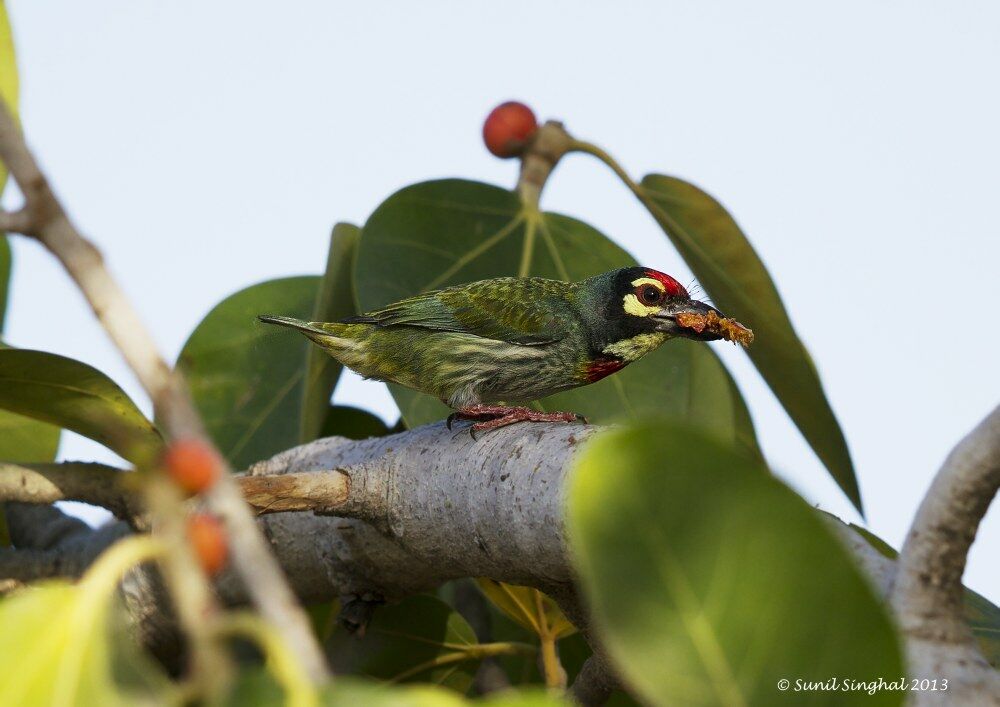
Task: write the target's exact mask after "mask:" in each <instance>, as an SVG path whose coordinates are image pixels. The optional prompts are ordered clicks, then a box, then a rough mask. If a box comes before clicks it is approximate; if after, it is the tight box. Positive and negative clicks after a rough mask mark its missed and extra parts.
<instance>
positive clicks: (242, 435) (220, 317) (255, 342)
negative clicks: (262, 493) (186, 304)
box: [177, 276, 319, 469]
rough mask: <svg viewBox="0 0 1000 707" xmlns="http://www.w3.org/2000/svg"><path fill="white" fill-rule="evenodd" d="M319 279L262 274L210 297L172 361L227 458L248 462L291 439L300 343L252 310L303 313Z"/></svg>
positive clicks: (301, 370) (301, 364)
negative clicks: (216, 299)
mask: <svg viewBox="0 0 1000 707" xmlns="http://www.w3.org/2000/svg"><path fill="white" fill-rule="evenodd" d="M318 286H319V278H318V277H314V276H310V277H289V278H284V279H280V280H269V281H267V282H262V283H260V284H258V285H253V286H252V287H248V288H246V289H244V290H240V291H239V292H237V293H236V294H233V295H230V296H229V297H227V298H226V299H224V300H223V301H222V302H220V303H219V304H217V305H216V306H215V308H214V309H212V311H211V312H209V313H208V315H206V317H205V318H204V319H203V320H202V321H201V323H200V324H198V326H197V328H196V329H195V330H194V332H193V333H192V334H191V336H190V338H188V340H187V343H185V344H184V348H183V349H182V350H181V354H180V357H179V358H178V360H177V367H178V368H179V369H180V370H181V371H182V372H183V373H184V375H185V377H186V378H187V380H188V384H189V385H190V387H191V395H192V396H193V398H194V402H195V405H196V406H197V407H198V411H199V412H200V413H201V416H202V419H203V420H204V422H205V426H206V428H207V429H208V432H209V434H210V435H211V437H212V439H213V440H214V442H215V444H216V445H217V446H218V448H219V449H220V450H221V451H222V453H223V454H224V455H225V457H226V458H227V459H228V460H229V463H230V464H232V465H233V467H235V468H237V469H244V468H246V467H247V466H248V465H250V464H251V463H253V462H255V461H259V460H261V459H266V458H268V457H269V456H272V455H274V454H276V453H277V452H280V451H281V450H283V449H288V448H289V447H293V446H295V445H296V444H298V441H299V415H300V412H301V401H302V386H303V382H304V379H305V361H306V351H305V349H306V346H307V344H308V341H307V340H306V339H305V338H303V337H301V336H287V335H286V334H285V333H280V332H278V331H277V330H276V329H274V328H273V327H268V326H267V325H264V324H260V323H258V322H257V320H256V317H257V315H258V314H283V315H287V316H290V317H298V318H300V319H308V318H309V316H310V314H311V313H312V310H313V303H314V301H315V299H316V290H317V288H318Z"/></svg>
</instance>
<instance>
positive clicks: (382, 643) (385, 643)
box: [326, 595, 477, 693]
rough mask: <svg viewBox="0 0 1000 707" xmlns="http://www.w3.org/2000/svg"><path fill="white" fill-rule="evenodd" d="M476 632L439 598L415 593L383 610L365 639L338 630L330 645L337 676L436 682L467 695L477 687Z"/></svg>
mask: <svg viewBox="0 0 1000 707" xmlns="http://www.w3.org/2000/svg"><path fill="white" fill-rule="evenodd" d="M476 646H477V641H476V634H475V633H474V632H473V630H472V627H470V626H469V624H468V623H467V622H466V620H465V619H464V618H462V616H461V615H459V614H458V612H456V611H454V610H453V609H452V608H451V607H450V606H448V605H447V604H445V603H444V602H443V601H441V600H440V599H437V598H435V597H432V596H428V595H416V596H412V597H408V598H407V599H404V600H403V601H402V602H400V603H399V604H394V605H389V606H384V607H380V608H379V609H378V611H376V612H375V615H374V617H373V618H372V621H371V623H369V624H368V627H367V629H366V631H365V635H364V637H363V638H357V637H356V636H352V635H350V634H349V633H347V631H345V630H344V629H342V628H338V629H337V630H336V631H334V632H333V635H332V636H331V637H330V639H329V640H328V641H327V643H326V652H327V657H328V658H329V659H330V665H331V667H332V669H333V671H334V672H335V673H338V674H340V673H357V674H361V675H365V676H368V677H373V678H378V679H380V680H391V681H395V682H403V681H405V682H410V681H417V682H432V683H436V684H439V685H444V686H446V687H450V688H451V689H453V690H456V691H458V692H462V693H464V692H465V691H466V690H468V689H469V686H470V685H471V684H472V673H473V672H474V671H475V667H476V662H477V659H476V656H474V654H473V653H471V652H470V649H474V648H475V647H476Z"/></svg>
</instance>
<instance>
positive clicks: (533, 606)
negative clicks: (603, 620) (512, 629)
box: [476, 577, 576, 640]
mask: <svg viewBox="0 0 1000 707" xmlns="http://www.w3.org/2000/svg"><path fill="white" fill-rule="evenodd" d="M476 584H477V585H478V586H479V589H480V590H481V591H482V592H483V594H484V595H486V598H487V599H488V600H489V601H490V602H491V603H492V604H493V605H494V606H496V607H497V608H498V609H500V611H502V612H503V613H505V614H507V616H509V617H510V618H511V619H513V620H514V621H516V622H517V623H518V624H520V625H521V626H523V627H524V628H526V629H528V630H529V631H532V632H534V633H536V634H538V635H539V636H541V635H542V632H543V631H542V623H541V618H542V617H540V616H539V611H538V603H539V601H541V606H542V613H543V614H544V619H545V626H546V627H547V629H548V631H549V632H551V633H552V634H553V636H554V637H555V638H556V640H558V639H560V638H565V637H566V636H571V635H573V634H574V633H576V626H574V625H573V624H572V623H570V621H569V619H567V618H566V616H565V615H564V614H563V612H562V609H560V608H559V605H558V604H556V603H555V601H554V600H553V599H551V598H550V597H548V596H546V595H545V594H543V593H542V592H540V591H538V590H537V589H534V588H532V587H521V586H518V585H516V584H507V583H506V582H497V581H495V580H492V579H489V578H488V577H480V578H478V579H476Z"/></svg>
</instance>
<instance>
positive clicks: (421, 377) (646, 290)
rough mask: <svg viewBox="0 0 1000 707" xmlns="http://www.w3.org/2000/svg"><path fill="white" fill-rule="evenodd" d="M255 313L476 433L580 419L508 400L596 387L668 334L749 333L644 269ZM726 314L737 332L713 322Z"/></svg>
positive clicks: (497, 281)
mask: <svg viewBox="0 0 1000 707" xmlns="http://www.w3.org/2000/svg"><path fill="white" fill-rule="evenodd" d="M258 319H259V320H260V321H262V322H266V323H268V324H274V325H277V326H281V327H288V328H290V329H294V330H297V331H299V332H301V333H302V334H304V335H305V336H306V337H308V338H309V339H310V340H312V341H313V342H314V343H315V344H317V345H318V346H320V347H321V348H322V349H323V350H324V351H325V352H326V353H328V354H329V355H330V356H332V357H333V358H335V359H336V360H337V361H339V362H340V363H341V364H343V365H344V366H346V367H347V368H350V369H351V370H353V371H356V372H357V373H359V374H361V375H362V376H363V377H365V378H368V379H374V380H379V381H388V382H394V383H399V384H400V385H403V386H406V387H408V388H412V389H414V390H417V391H420V392H422V393H427V394H429V395H433V396H435V397H437V398H439V399H440V400H441V401H443V402H444V403H445V404H446V405H448V406H449V407H451V408H452V409H453V410H454V412H453V413H452V414H451V415H450V416H449V417H448V426H449V427H451V423H452V421H453V420H455V419H459V420H466V421H470V422H472V423H473V424H472V425H471V431H472V434H473V436H475V433H476V432H481V431H487V430H492V429H497V428H500V427H505V426H507V425H511V424H514V423H517V422H522V421H529V422H573V421H577V420H583V418H582V417H581V416H579V415H577V414H575V413H572V412H541V411H538V410H534V409H531V408H528V407H524V406H522V405H513V404H512V403H526V402H530V401H533V400H537V399H539V398H544V397H546V396H548V395H552V394H553V393H558V392H560V391H563V390H568V389H571V388H577V387H580V386H584V385H589V384H591V383H596V382H597V381H599V380H601V379H603V378H605V377H607V376H609V375H612V374H613V373H616V372H618V371H620V370H621V369H623V368H625V367H626V366H627V365H629V364H630V363H633V362H635V361H637V360H639V359H640V358H642V357H643V356H645V355H646V354H648V353H650V352H651V351H653V350H655V349H656V348H658V347H659V346H660V345H661V344H663V343H664V342H666V341H668V340H669V339H671V338H675V337H684V338H688V339H694V340H698V341H713V340H717V339H721V338H730V339H731V340H734V341H735V340H739V339H740V336H739V334H738V335H737V336H736V337H735V338H734V337H733V336H731V335H729V334H728V333H727V332H728V331H733V330H735V331H737V332H738V331H739V330H740V329H742V331H743V332H747V333H749V330H748V329H745V328H743V327H742V325H739V324H738V323H735V322H734V321H733V320H729V319H725V318H724V317H723V315H722V314H721V312H719V311H718V310H717V309H715V308H714V307H713V306H711V305H709V304H707V303H705V302H701V301H699V300H696V299H692V298H691V296H690V295H689V294H688V291H687V289H686V288H684V287H683V286H682V285H681V284H680V282H678V281H677V280H676V279H675V278H673V277H671V276H670V275H667V274H665V273H662V272H659V271H658V270H654V269H652V268H645V267H639V266H632V267H622V268H618V269H615V270H611V271H609V272H605V273H602V274H600V275H596V276H594V277H591V278H588V279H585V280H580V281H578V282H563V281H560V280H552V279H547V278H542V277H498V278H493V279H489V280H480V281H477V282H471V283H468V284H463V285H456V286H453V287H448V288H445V289H440V290H434V291H430V292H424V293H422V294H419V295H416V296H414V297H410V298H408V299H404V300H401V301H399V302H395V303H393V304H390V305H387V306H385V307H383V308H381V309H377V310H374V311H371V312H367V313H365V314H361V315H359V316H353V317H348V318H346V319H342V320H340V321H337V322H307V321H302V320H299V319H294V318H291V317H284V316H276V315H266V314H262V315H259V316H258ZM678 319H680V321H678ZM691 321H695V322H697V324H695V325H691V324H690V323H689V322H691ZM706 321H707V322H709V325H708V326H706V324H705V322H706ZM719 321H722V322H724V323H726V324H727V326H729V327H730V328H729V329H727V328H726V326H718V325H713V324H712V323H713V322H719ZM730 323H731V324H730ZM749 335H750V336H752V334H749ZM743 343H744V345H745V344H746V343H747V342H746V341H743ZM584 421H585V420H584Z"/></svg>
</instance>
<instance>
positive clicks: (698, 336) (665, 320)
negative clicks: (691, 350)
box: [653, 299, 725, 341]
mask: <svg viewBox="0 0 1000 707" xmlns="http://www.w3.org/2000/svg"><path fill="white" fill-rule="evenodd" d="M709 312H715V314H716V315H717V316H718V317H719V318H720V319H723V318H725V315H724V314H723V313H722V312H720V311H719V310H717V309H716V308H715V307H712V306H711V305H708V304H705V303H704V302H699V301H698V300H695V299H689V300H687V301H680V302H670V303H667V305H666V306H664V308H663V309H662V310H661V311H660V312H659V313H657V314H654V315H653V320H654V321H655V322H656V330H657V331H662V332H664V333H666V334H670V335H671V336H683V337H684V338H686V339H694V340H695V341H717V340H719V339H721V338H722V336H721V335H719V334H713V333H712V332H710V331H708V330H707V329H705V330H704V331H701V332H698V331H695V330H694V329H691V328H689V327H683V326H681V325H680V324H678V323H677V315H678V314H697V315H700V316H705V315H707V314H708V313H709Z"/></svg>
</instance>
